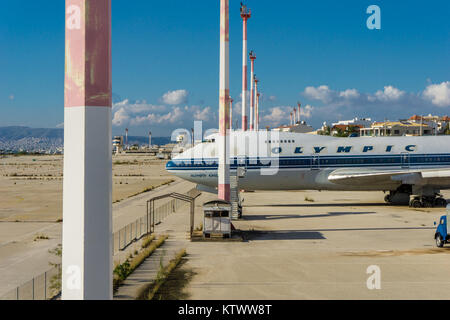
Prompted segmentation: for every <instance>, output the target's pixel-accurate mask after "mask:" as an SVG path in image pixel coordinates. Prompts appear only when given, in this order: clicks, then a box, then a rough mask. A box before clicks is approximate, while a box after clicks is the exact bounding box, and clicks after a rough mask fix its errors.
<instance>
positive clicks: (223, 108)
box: [218, 0, 230, 201]
mask: <svg viewBox="0 0 450 320" xmlns="http://www.w3.org/2000/svg"><path fill="white" fill-rule="evenodd" d="M229 19H230V6H229V0H220V73H219V74H220V75H219V77H220V90H219V141H218V142H219V143H218V146H219V152H218V153H219V172H218V175H219V181H218V196H219V199H221V200H224V201H230V161H229V157H230V141H229V140H230V136H229V129H230V52H229V50H230V20H229Z"/></svg>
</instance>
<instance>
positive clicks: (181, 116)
mask: <svg viewBox="0 0 450 320" xmlns="http://www.w3.org/2000/svg"><path fill="white" fill-rule="evenodd" d="M215 119H216V115H215V113H214V112H213V111H212V110H211V107H209V106H208V107H200V106H185V107H179V106H157V105H152V104H148V103H147V102H145V101H138V102H133V103H130V101H129V100H128V99H126V100H123V101H120V102H117V103H115V104H114V105H113V119H112V123H113V125H114V126H116V127H123V126H155V127H160V128H163V129H164V130H168V129H174V128H176V127H177V126H183V125H186V126H189V127H190V126H191V125H192V122H193V121H194V120H198V121H204V122H210V121H215ZM187 124H188V125H187Z"/></svg>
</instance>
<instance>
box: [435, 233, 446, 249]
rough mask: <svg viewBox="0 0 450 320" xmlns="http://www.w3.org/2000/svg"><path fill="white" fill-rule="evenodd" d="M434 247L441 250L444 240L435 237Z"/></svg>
mask: <svg viewBox="0 0 450 320" xmlns="http://www.w3.org/2000/svg"><path fill="white" fill-rule="evenodd" d="M436 246H437V247H438V248H442V247H443V246H444V239H442V237H441V235H440V234H438V235H436Z"/></svg>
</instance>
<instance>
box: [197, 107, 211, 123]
mask: <svg viewBox="0 0 450 320" xmlns="http://www.w3.org/2000/svg"><path fill="white" fill-rule="evenodd" d="M211 118H212V112H211V108H210V107H206V108H204V109H200V108H197V109H196V110H195V111H194V119H195V120H197V121H209V120H211Z"/></svg>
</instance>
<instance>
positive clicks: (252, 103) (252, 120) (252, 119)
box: [250, 51, 256, 131]
mask: <svg viewBox="0 0 450 320" xmlns="http://www.w3.org/2000/svg"><path fill="white" fill-rule="evenodd" d="M255 60H256V55H255V54H254V52H253V51H250V63H251V67H250V69H251V71H250V131H253V130H254V123H255V116H254V111H255V110H254V109H255V90H254V82H255Z"/></svg>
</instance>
